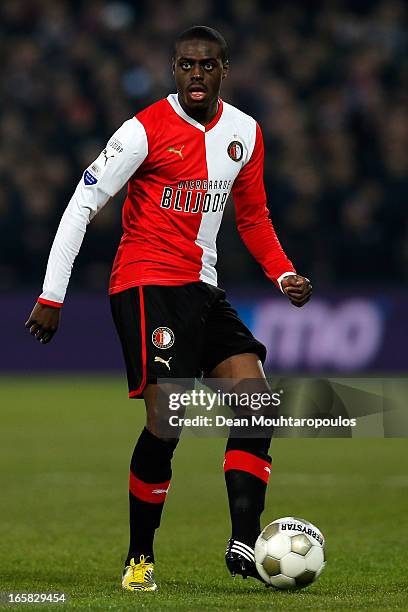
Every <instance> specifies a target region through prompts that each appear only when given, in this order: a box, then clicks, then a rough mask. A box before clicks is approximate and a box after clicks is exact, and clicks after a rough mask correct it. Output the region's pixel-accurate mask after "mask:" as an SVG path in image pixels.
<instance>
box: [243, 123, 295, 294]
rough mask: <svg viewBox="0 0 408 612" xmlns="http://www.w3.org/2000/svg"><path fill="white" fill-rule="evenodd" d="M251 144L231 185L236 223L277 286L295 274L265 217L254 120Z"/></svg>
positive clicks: (258, 136) (261, 165)
mask: <svg viewBox="0 0 408 612" xmlns="http://www.w3.org/2000/svg"><path fill="white" fill-rule="evenodd" d="M252 146H253V149H252V153H251V152H249V160H248V161H247V162H246V164H244V166H243V167H242V169H241V171H240V173H239V174H238V176H237V178H236V179H235V181H234V185H233V187H232V197H233V200H234V205H235V215H236V220H237V227H238V231H239V234H240V236H241V238H242V240H243V242H244V244H245V246H246V247H247V249H248V250H249V252H250V253H251V254H252V255H253V257H254V258H255V259H256V260H257V261H258V263H259V264H260V265H261V266H262V268H263V270H264V272H265V274H266V276H267V277H268V278H270V279H271V280H272V281H273V282H274V283H275V284H276V285H277V286H278V287H280V283H281V281H282V280H283V278H284V277H285V276H288V275H289V274H295V268H294V267H293V265H292V262H291V261H290V260H289V259H288V258H287V256H286V254H285V252H284V250H283V249H282V246H281V244H280V242H279V240H278V237H277V235H276V233H275V229H274V227H273V225H272V221H271V219H270V218H269V211H268V208H267V206H266V194H265V187H264V182H263V171H264V145H263V138H262V132H261V129H260V127H259V125H258V124H256V131H255V139H254V143H253V145H252Z"/></svg>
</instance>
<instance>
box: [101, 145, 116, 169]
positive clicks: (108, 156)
mask: <svg viewBox="0 0 408 612" xmlns="http://www.w3.org/2000/svg"><path fill="white" fill-rule="evenodd" d="M102 153H103V156H104V158H105V166H106V164H107V163H108V159H110V158H111V157H115V156H114V155H108V151H107V149H104V150H103V151H102Z"/></svg>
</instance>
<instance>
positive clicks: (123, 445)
mask: <svg viewBox="0 0 408 612" xmlns="http://www.w3.org/2000/svg"><path fill="white" fill-rule="evenodd" d="M0 390H1V415H2V416H1V431H0V457H1V460H0V468H1V496H0V504H1V506H0V583H1V584H0V591H2V592H3V593H4V592H8V591H14V592H65V593H66V594H67V595H68V596H69V601H68V603H67V604H66V605H65V606H64V605H51V604H49V605H47V606H45V609H48V610H51V609H52V610H61V609H69V610H71V609H72V610H74V609H85V610H86V609H87V610H120V611H123V610H139V609H143V610H154V611H160V610H191V611H196V610H203V611H204V610H205V611H207V610H228V611H235V610H251V611H257V610H260V611H261V610H262V611H265V610H285V611H286V610H314V611H316V610H324V611H326V610H358V611H360V610H407V609H408V593H407V583H408V580H407V577H408V572H407V549H408V546H407V545H408V534H407V518H406V517H407V513H406V509H407V507H408V504H407V501H408V499H407V497H408V496H407V491H408V476H407V453H406V440H404V439H388V440H383V439H332V440H327V439H326V440H313V439H293V438H292V439H280V440H276V442H273V446H272V455H273V458H274V468H273V471H272V476H271V479H270V485H269V493H268V499H267V504H266V510H265V512H264V515H263V525H265V524H266V523H268V522H270V521H272V520H273V519H275V518H278V517H280V516H286V515H295V516H296V515H297V516H301V517H304V518H306V519H308V520H310V521H312V522H314V523H316V525H317V526H318V527H319V528H320V529H321V530H322V531H323V533H324V534H325V536H326V539H327V556H328V563H327V567H326V569H325V571H324V572H323V574H322V576H321V578H320V579H319V580H318V581H317V582H316V583H315V584H314V585H312V586H311V587H309V588H307V589H304V590H303V591H298V592H277V591H274V590H272V589H267V588H266V587H263V586H262V584H261V583H257V582H256V581H254V580H250V579H248V580H246V581H244V580H242V579H241V578H235V580H233V579H232V578H231V577H230V576H229V574H228V572H227V569H226V567H225V565H224V559H223V555H224V549H225V544H226V540H227V538H228V534H229V518H228V510H227V500H226V495H225V490H224V479H223V471H222V459H223V448H224V444H225V441H224V440H222V439H209V438H207V439H204V438H201V439H200V438H185V439H184V440H182V441H181V443H180V445H179V447H178V449H177V453H176V458H175V462H174V470H173V482H172V487H171V491H170V493H169V496H168V500H167V504H166V507H165V511H164V516H163V521H162V527H161V529H160V532H159V534H158V537H157V541H156V556H157V563H156V572H157V579H158V583H159V587H160V591H158V592H157V593H147V594H142V593H127V592H124V591H122V590H121V588H120V574H121V570H122V562H123V557H124V554H125V552H126V549H127V538H128V533H127V529H128V527H127V523H128V519H127V512H128V508H127V481H128V464H129V459H130V454H131V451H132V449H133V445H134V442H135V439H136V437H137V435H138V432H139V431H140V428H141V427H142V424H143V417H144V408H143V404H142V403H141V402H138V401H132V402H130V401H128V400H127V397H126V385H125V383H124V381H123V380H122V379H119V378H106V377H100V378H98V377H94V378H92V377H91V378H89V377H88V378H86V379H85V378H75V377H66V378H44V377H37V378H35V379H34V378H27V379H22V378H18V379H5V378H4V379H2V380H0ZM32 607H33V606H31V608H32ZM34 607H35V608H36V609H38V606H34ZM6 608H7V609H12V608H14V609H19V610H20V609H25V610H26V609H27V606H21V605H20V606H17V605H15V606H3V609H6ZM43 608H44V606H43Z"/></svg>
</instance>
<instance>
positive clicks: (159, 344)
mask: <svg viewBox="0 0 408 612" xmlns="http://www.w3.org/2000/svg"><path fill="white" fill-rule="evenodd" d="M152 342H153V344H154V346H155V347H156V348H158V349H163V350H164V349H169V348H170V347H171V346H173V344H174V333H173V331H172V330H171V329H170V328H169V327H157V328H156V329H155V330H154V332H153V333H152Z"/></svg>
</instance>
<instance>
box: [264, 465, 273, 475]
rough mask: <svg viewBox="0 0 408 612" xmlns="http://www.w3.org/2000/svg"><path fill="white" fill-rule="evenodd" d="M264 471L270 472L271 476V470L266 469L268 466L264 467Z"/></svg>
mask: <svg viewBox="0 0 408 612" xmlns="http://www.w3.org/2000/svg"><path fill="white" fill-rule="evenodd" d="M264 470H265V472H268V474H270V473H271V468H268V467H266V466H265V467H264Z"/></svg>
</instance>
